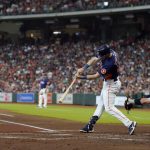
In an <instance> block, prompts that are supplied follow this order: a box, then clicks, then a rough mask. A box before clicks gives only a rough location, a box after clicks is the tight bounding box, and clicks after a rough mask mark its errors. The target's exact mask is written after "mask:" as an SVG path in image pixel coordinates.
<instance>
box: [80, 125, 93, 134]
mask: <svg viewBox="0 0 150 150" xmlns="http://www.w3.org/2000/svg"><path fill="white" fill-rule="evenodd" d="M80 132H82V133H92V132H94V129H93V125H91V124H87V125H85V127H84V128H82V129H81V130H80Z"/></svg>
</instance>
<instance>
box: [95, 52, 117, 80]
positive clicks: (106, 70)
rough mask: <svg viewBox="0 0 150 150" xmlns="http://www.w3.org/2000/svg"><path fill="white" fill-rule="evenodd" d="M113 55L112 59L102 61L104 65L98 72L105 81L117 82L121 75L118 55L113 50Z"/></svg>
mask: <svg viewBox="0 0 150 150" xmlns="http://www.w3.org/2000/svg"><path fill="white" fill-rule="evenodd" d="M111 54H112V56H111V57H109V58H106V59H104V60H102V64H101V66H100V68H99V71H98V72H99V74H100V75H101V76H102V77H103V79H104V80H109V79H114V80H117V77H118V75H119V71H118V70H119V65H118V58H117V53H116V52H115V51H113V50H111Z"/></svg>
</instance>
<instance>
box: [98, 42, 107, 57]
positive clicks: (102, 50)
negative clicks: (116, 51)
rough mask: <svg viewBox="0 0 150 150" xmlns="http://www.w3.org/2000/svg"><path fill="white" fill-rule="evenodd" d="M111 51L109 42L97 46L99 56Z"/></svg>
mask: <svg viewBox="0 0 150 150" xmlns="http://www.w3.org/2000/svg"><path fill="white" fill-rule="evenodd" d="M109 53H110V47H109V45H107V44H104V45H101V46H99V47H97V49H96V55H97V57H102V56H104V55H106V54H109Z"/></svg>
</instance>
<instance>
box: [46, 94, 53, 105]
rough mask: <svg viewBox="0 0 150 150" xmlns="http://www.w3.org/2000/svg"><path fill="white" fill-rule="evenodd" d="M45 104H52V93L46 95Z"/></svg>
mask: <svg viewBox="0 0 150 150" xmlns="http://www.w3.org/2000/svg"><path fill="white" fill-rule="evenodd" d="M47 103H48V104H52V93H47Z"/></svg>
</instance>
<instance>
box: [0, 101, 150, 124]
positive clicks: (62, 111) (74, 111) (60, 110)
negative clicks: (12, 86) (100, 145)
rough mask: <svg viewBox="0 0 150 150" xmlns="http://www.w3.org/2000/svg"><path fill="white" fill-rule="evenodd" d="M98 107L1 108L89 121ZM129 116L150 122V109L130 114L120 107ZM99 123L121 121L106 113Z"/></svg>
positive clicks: (3, 104)
mask: <svg viewBox="0 0 150 150" xmlns="http://www.w3.org/2000/svg"><path fill="white" fill-rule="evenodd" d="M95 108H96V107H87V106H85V107H83V106H82V107H80V106H73V105H71V106H70V105H69V106H68V105H67V106H65V105H49V106H48V108H46V109H39V108H37V107H36V105H35V104H5V103H0V109H1V110H9V111H12V112H16V113H21V114H27V115H36V116H41V117H52V118H61V119H66V120H72V121H77V122H85V123H86V122H87V121H89V118H90V117H91V116H92V114H93V112H94V111H95ZM120 110H121V111H122V112H123V113H124V114H125V115H126V116H128V118H130V119H131V120H136V121H137V122H138V124H150V109H149V110H148V109H146V110H145V109H134V110H132V111H131V112H130V113H129V114H127V112H126V111H125V110H124V109H120ZM98 123H120V121H118V120H117V119H116V118H114V117H113V116H111V115H109V114H107V113H104V114H103V115H102V118H101V120H99V121H98Z"/></svg>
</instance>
